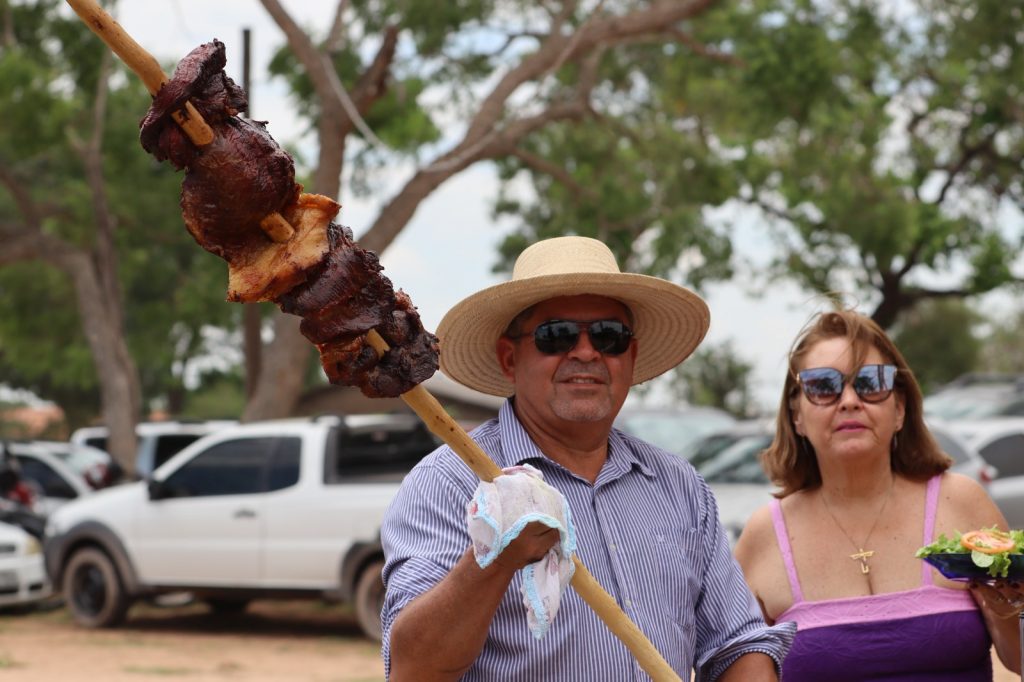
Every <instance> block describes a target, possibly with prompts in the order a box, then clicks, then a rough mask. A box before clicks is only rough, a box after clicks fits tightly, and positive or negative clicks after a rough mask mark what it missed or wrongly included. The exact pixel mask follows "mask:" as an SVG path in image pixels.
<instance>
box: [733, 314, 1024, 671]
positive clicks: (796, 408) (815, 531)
mask: <svg viewBox="0 0 1024 682" xmlns="http://www.w3.org/2000/svg"><path fill="white" fill-rule="evenodd" d="M763 457H764V459H763V463H764V465H765V468H766V470H767V471H768V474H769V476H770V477H771V479H772V480H773V481H774V482H775V483H776V484H777V485H778V486H780V488H781V491H780V492H779V493H777V494H776V497H777V498H779V499H776V500H773V501H772V502H771V503H770V504H769V505H768V506H766V507H764V508H762V509H760V510H758V511H757V512H756V513H755V514H754V515H753V516H752V517H751V519H750V522H749V523H748V524H747V527H746V529H745V530H744V532H743V535H742V537H741V538H740V540H739V542H738V543H737V546H736V557H737V559H738V560H739V562H740V565H741V566H742V567H743V570H744V573H745V574H746V577H747V582H748V583H749V584H750V587H751V589H752V591H753V592H754V594H755V595H756V597H757V599H758V601H759V602H760V605H761V609H762V611H763V612H764V615H765V618H766V619H767V620H768V622H769V623H775V622H781V621H787V620H789V621H796V623H797V627H798V631H797V636H796V640H795V641H794V643H793V648H792V649H791V651H790V653H789V655H788V657H787V658H786V661H785V665H784V667H783V680H784V681H785V682H799V681H801V680H829V682H836V681H838V680H866V679H887V680H925V679H929V680H935V679H942V680H991V679H992V667H991V655H990V646H991V645H992V644H993V643H994V644H995V647H996V651H997V652H998V655H999V658H1000V660H1001V661H1002V662H1003V664H1004V665H1006V667H1008V668H1010V669H1012V670H1014V671H1017V672H1019V671H1020V663H1021V661H1020V641H1019V636H1018V621H1017V618H1016V616H1017V614H1018V612H1019V607H1018V609H1015V608H1014V606H1015V605H1016V604H1020V603H1021V602H1020V601H1017V600H1018V599H1020V598H1022V597H1024V595H1022V594H1021V592H1020V590H1018V589H1017V588H1016V585H1013V586H1012V587H1011V586H1010V585H1009V584H1005V583H1004V584H1001V585H1000V587H999V588H998V589H995V588H992V587H988V586H985V585H972V586H971V588H970V589H967V586H965V585H964V584H963V583H954V582H951V581H948V580H946V579H944V578H943V577H942V576H941V575H939V574H938V573H936V572H935V571H934V570H933V569H932V568H931V567H930V566H929V565H928V564H926V563H925V562H923V561H921V560H920V559H917V558H915V557H914V552H915V551H916V550H917V548H918V547H920V546H921V545H923V544H926V543H929V542H931V541H932V540H933V539H934V538H935V537H937V536H938V534H939V533H945V534H946V535H947V536H949V535H952V534H953V533H954V532H955V531H957V530H961V531H968V530H972V529H976V528H985V527H990V526H993V525H996V526H999V527H1000V528H1003V529H1005V528H1006V521H1005V519H1004V518H1003V515H1002V514H1001V513H1000V512H999V510H998V509H997V508H996V506H995V505H994V504H993V502H992V500H991V499H990V498H989V497H988V495H987V494H986V493H985V491H984V490H983V489H982V488H981V487H980V486H979V485H978V484H977V483H976V482H974V481H973V480H971V479H969V478H967V477H965V476H961V475H958V474H953V473H948V472H947V471H946V470H947V468H948V467H949V465H950V459H949V457H947V456H946V455H945V454H943V453H942V451H941V450H940V449H939V447H938V445H937V444H936V442H935V440H934V439H933V438H932V436H931V435H930V434H929V432H928V429H927V427H926V426H925V424H924V421H923V417H922V399H921V390H920V388H919V387H918V385H917V382H916V381H915V379H914V376H913V374H912V373H911V371H910V369H909V368H908V367H907V363H906V361H905V360H904V359H903V356H902V355H901V354H900V352H899V350H897V349H896V347H895V346H894V345H893V343H892V341H890V340H889V338H888V337H887V336H886V335H885V333H884V332H883V331H882V329H881V328H880V327H879V326H878V325H876V324H875V323H874V322H873V321H871V320H870V319H869V318H866V317H864V316H863V315H860V314H858V313H854V312H852V311H838V312H827V313H822V314H820V315H818V316H817V317H816V318H815V319H814V320H812V321H811V323H810V324H809V325H808V326H807V327H805V328H804V330H803V332H802V333H801V334H800V336H799V337H798V339H797V341H796V343H795V344H794V346H793V350H792V351H791V353H790V357H789V372H788V374H787V376H786V382H785V386H784V389H783V394H782V402H781V405H780V409H779V417H778V426H777V430H776V435H775V440H774V441H773V443H772V444H771V446H770V447H769V448H768V450H766V451H765V453H764V455H763Z"/></svg>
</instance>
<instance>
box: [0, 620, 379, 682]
mask: <svg viewBox="0 0 1024 682" xmlns="http://www.w3.org/2000/svg"><path fill="white" fill-rule="evenodd" d="M383 679H384V665H383V663H382V662H381V658H380V647H379V645H377V644H375V643H372V642H370V641H369V640H367V639H365V638H363V637H362V636H361V635H360V633H359V629H358V627H357V626H356V623H355V620H354V618H353V617H352V616H351V615H350V614H349V613H348V612H347V611H346V610H345V609H343V608H341V607H338V606H334V605H326V604H320V603H311V602H254V603H253V604H252V605H251V606H250V608H249V611H247V612H246V613H245V614H242V615H233V616H214V615H212V614H210V613H209V611H208V610H207V609H206V608H205V607H203V606H200V605H192V606H185V607H176V608H166V607H161V608H156V607H150V606H135V607H134V608H133V609H132V611H131V612H130V614H129V620H128V622H127V623H126V624H125V625H124V626H122V627H120V628H118V629H115V630H85V629H83V628H80V627H78V626H77V625H75V624H74V623H73V622H72V621H71V618H70V616H69V615H68V612H67V611H66V610H65V609H64V608H49V609H47V610H44V611H36V612H33V613H27V614H7V613H2V614H0V681H2V682H8V681H12V682H13V681H21V680H24V681H26V682H28V681H31V682H66V681H77V680H90V681H92V680H102V681H103V682H128V681H130V682H146V681H147V680H161V681H162V682H167V681H168V680H182V681H183V682H207V681H209V682H236V681H237V682H280V680H295V681H298V682H379V681H380V680H383Z"/></svg>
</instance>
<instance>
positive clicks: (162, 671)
mask: <svg viewBox="0 0 1024 682" xmlns="http://www.w3.org/2000/svg"><path fill="white" fill-rule="evenodd" d="M122 670H124V671H125V672H126V673H132V674H134V675H159V676H161V677H175V676H178V677H181V676H185V675H194V674H196V673H198V672H199V671H198V670H193V669H192V668H170V667H167V666H135V665H130V666H127V667H125V668H122Z"/></svg>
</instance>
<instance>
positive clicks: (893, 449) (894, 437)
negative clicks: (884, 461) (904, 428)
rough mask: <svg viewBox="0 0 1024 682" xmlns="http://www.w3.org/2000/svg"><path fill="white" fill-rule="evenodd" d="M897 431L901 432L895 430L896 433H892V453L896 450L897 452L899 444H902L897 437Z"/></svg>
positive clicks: (890, 449) (890, 450)
mask: <svg viewBox="0 0 1024 682" xmlns="http://www.w3.org/2000/svg"><path fill="white" fill-rule="evenodd" d="M896 433H899V432H898V431H897V432H895V433H893V434H892V447H891V448H889V452H890V453H894V452H896V448H897V447H898V446H899V444H900V442H899V441H898V440H897V439H896Z"/></svg>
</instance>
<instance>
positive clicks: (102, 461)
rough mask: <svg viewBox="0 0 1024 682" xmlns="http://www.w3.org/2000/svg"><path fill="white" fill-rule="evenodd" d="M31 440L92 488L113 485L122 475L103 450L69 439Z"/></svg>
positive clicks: (115, 463)
mask: <svg viewBox="0 0 1024 682" xmlns="http://www.w3.org/2000/svg"><path fill="white" fill-rule="evenodd" d="M33 442H34V443H35V444H36V445H38V446H39V447H41V448H43V449H45V450H46V451H47V452H49V453H50V454H51V455H53V456H54V457H56V458H57V459H59V460H60V461H61V462H63V463H64V464H67V465H68V466H69V467H70V468H71V469H72V470H73V471H75V472H76V473H77V474H78V475H80V476H81V477H82V478H83V479H85V482H86V483H88V484H89V487H90V488H92V489H93V490H99V489H100V488H106V487H107V486H109V485H113V484H114V483H116V482H118V481H119V480H120V479H121V476H122V475H123V472H122V470H121V466H120V465H119V464H118V463H117V462H115V461H114V458H113V457H111V456H110V454H109V453H108V452H106V451H105V450H100V449H99V448H94V447H92V446H91V445H82V444H80V443H71V442H69V441H59V440H37V441H33Z"/></svg>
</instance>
